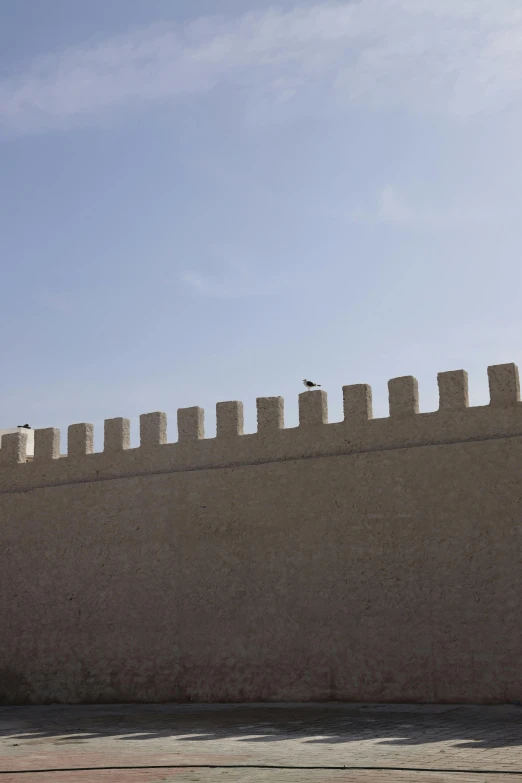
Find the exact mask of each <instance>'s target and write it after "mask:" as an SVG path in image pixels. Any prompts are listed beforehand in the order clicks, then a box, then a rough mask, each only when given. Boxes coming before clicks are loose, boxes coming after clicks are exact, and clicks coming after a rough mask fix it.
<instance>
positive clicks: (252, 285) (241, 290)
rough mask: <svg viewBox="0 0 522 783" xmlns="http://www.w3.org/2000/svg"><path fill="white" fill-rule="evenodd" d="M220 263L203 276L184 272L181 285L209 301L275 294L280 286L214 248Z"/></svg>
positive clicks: (193, 271) (217, 262)
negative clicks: (261, 277) (263, 278)
mask: <svg viewBox="0 0 522 783" xmlns="http://www.w3.org/2000/svg"><path fill="white" fill-rule="evenodd" d="M213 254H214V255H215V256H217V257H218V259H219V260H217V261H216V263H215V264H214V271H213V272H211V273H202V272H200V271H198V270H195V269H189V270H185V271H184V272H183V273H182V274H181V275H180V281H181V283H182V284H183V285H184V286H186V287H188V288H190V289H192V291H193V292H194V293H195V294H197V295H199V296H204V297H207V298H210V299H244V298H247V297H255V296H269V295H271V294H275V293H276V292H277V290H278V286H280V285H281V281H279V284H277V282H276V281H275V280H272V281H266V280H261V279H260V278H259V275H258V274H257V273H254V272H253V271H252V268H250V267H249V266H246V265H245V264H242V263H238V262H236V261H232V260H230V257H226V255H227V251H226V250H223V249H219V248H214V253H213Z"/></svg>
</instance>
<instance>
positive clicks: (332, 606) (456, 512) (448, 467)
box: [0, 365, 522, 704]
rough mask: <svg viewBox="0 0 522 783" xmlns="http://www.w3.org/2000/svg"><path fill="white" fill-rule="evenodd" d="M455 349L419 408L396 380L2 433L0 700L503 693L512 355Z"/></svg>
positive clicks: (520, 486) (515, 690)
mask: <svg viewBox="0 0 522 783" xmlns="http://www.w3.org/2000/svg"><path fill="white" fill-rule="evenodd" d="M488 372H489V382H490V400H491V402H490V404H489V405H487V406H484V407H480V408H469V407H468V397H467V377H466V374H465V373H464V372H461V371H459V372H452V373H441V374H440V375H439V389H440V409H439V411H437V412H435V413H425V414H419V413H418V397H417V384H416V381H415V379H413V378H399V379H394V380H392V381H390V383H389V394H390V417H389V418H386V419H372V418H371V391H370V389H369V388H368V387H367V386H348V387H345V388H344V403H345V421H344V422H341V423H338V424H328V423H327V410H326V395H325V393H324V392H321V391H314V392H304V393H303V394H302V395H301V396H300V401H299V404H300V425H299V427H297V428H294V429H283V403H282V400H281V399H279V398H270V399H260V400H258V422H259V427H258V433H257V434H254V435H243V434H242V407H241V405H240V404H239V403H235V402H229V403H219V404H218V406H217V425H218V426H217V437H216V438H214V439H207V440H206V439H204V438H203V412H202V411H201V410H200V409H198V408H191V409H185V410H180V411H179V412H178V433H179V435H178V437H179V440H178V442H177V443H170V444H168V443H166V442H165V440H166V419H165V416H164V414H161V413H153V414H147V415H145V416H142V417H141V446H140V448H137V449H130V448H128V446H129V424H128V421H126V420H124V419H112V420H109V421H107V422H106V423H105V448H104V451H103V452H102V453H97V454H93V453H92V427H91V426H90V425H88V424H78V425H73V426H71V427H70V428H69V433H68V435H69V437H68V444H69V445H68V455H67V456H66V457H60V455H59V433H58V431H56V430H52V429H50V430H36V432H35V457H34V462H32V463H26V462H25V453H24V448H25V439H24V435H23V433H15V434H12V435H7V436H4V438H3V439H2V448H1V449H0V463H1V464H0V541H1V553H2V562H1V570H0V580H1V588H2V589H1V598H0V602H1V603H0V628H1V632H2V643H1V645H0V701H3V703H4V704H7V703H10V704H12V703H42V702H81V701H83V702H125V701H150V702H154V701H188V700H193V701H262V700H296V701H298V700H322V699H343V700H361V701H370V700H374V701H421V702H433V701H435V702H437V701H438V702H505V701H513V700H519V699H520V695H521V693H522V665H521V663H520V662H521V660H522V623H521V621H520V619H521V618H520V597H521V595H522V568H521V566H522V559H521V554H522V516H521V497H522V483H521V468H522V403H521V402H520V401H519V396H520V394H519V382H518V373H517V369H516V367H515V366H514V365H501V366H497V367H490V368H489V371H488Z"/></svg>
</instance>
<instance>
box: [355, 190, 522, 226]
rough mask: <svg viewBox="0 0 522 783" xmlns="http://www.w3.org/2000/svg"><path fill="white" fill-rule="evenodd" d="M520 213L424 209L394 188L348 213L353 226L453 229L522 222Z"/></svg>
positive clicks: (487, 208)
mask: <svg viewBox="0 0 522 783" xmlns="http://www.w3.org/2000/svg"><path fill="white" fill-rule="evenodd" d="M521 216H522V215H521V210H520V209H517V208H516V207H499V206H498V205H489V206H483V207H477V206H470V205H466V206H463V207H453V208H448V209H444V208H440V207H439V208H430V207H424V206H422V205H420V204H417V203H415V201H414V200H413V199H412V198H411V197H408V196H407V195H406V194H405V193H403V192H401V191H400V190H399V189H398V188H397V187H395V186H394V185H391V184H387V185H384V186H383V187H382V188H380V190H379V192H378V193H377V197H376V200H375V204H374V206H371V207H367V208H357V209H353V210H350V211H349V212H348V219H349V220H350V221H352V222H354V223H369V224H376V223H380V224H388V225H393V226H398V227H400V226H404V227H412V226H417V227H421V228H422V227H430V226H433V227H438V228H440V227H443V226H447V227H450V226H452V225H457V224H463V223H488V224H492V223H495V224H498V223H504V222H507V221H513V220H517V221H518V220H520V218H521Z"/></svg>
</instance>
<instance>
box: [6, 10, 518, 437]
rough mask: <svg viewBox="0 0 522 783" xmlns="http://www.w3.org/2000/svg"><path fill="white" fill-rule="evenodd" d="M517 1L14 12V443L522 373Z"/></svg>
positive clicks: (10, 103) (10, 136)
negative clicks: (308, 389)
mask: <svg viewBox="0 0 522 783" xmlns="http://www.w3.org/2000/svg"><path fill="white" fill-rule="evenodd" d="M521 74H522V6H521V4H520V0H495V2H494V3H492V2H491V0H358V1H357V2H351V1H348V0H327V1H325V2H319V1H318V0H266V1H265V0H176V2H172V0H147V2H146V3H144V2H143V0H89V2H88V3H86V2H85V1H84V0H46V2H45V3H43V2H41V0H16V2H15V3H13V2H12V1H11V0H0V177H1V187H0V257H1V259H2V264H1V270H2V277H1V280H2V306H1V309H0V319H1V331H0V334H1V337H0V341H1V342H0V348H1V358H2V369H3V373H2V384H1V387H0V398H1V399H0V404H1V419H0V428H7V427H11V426H16V425H18V424H23V423H25V422H28V423H29V424H30V425H31V426H33V427H50V426H55V427H60V428H61V429H62V432H63V433H65V431H66V428H67V426H68V425H69V424H71V423H76V422H82V421H87V422H93V423H94V424H95V427H96V433H97V444H98V445H99V444H100V437H101V431H102V428H103V419H104V418H111V417H113V416H126V417H129V418H130V419H131V420H132V427H133V442H135V441H136V437H137V427H138V418H139V415H140V414H141V413H147V412H150V411H155V410H163V411H165V412H167V413H168V415H169V422H170V426H169V440H171V441H174V440H176V438H177V435H176V426H175V419H176V410H177V409H178V408H180V407H188V406H192V405H200V406H202V407H203V408H205V410H206V431H207V433H208V435H209V436H212V435H213V434H214V432H215V403H216V402H219V401H223V400H236V399H237V400H242V401H243V402H244V405H245V425H246V426H245V429H246V431H247V432H253V431H255V426H256V425H255V400H256V397H259V396H273V395H282V396H284V398H285V419H286V423H287V425H288V426H295V425H296V423H297V399H298V394H299V393H300V392H302V391H303V388H302V384H301V380H302V379H303V378H305V377H306V378H310V379H312V380H314V381H317V382H318V383H321V384H322V386H323V388H324V389H325V390H326V391H327V392H328V400H329V409H330V420H331V421H338V420H340V419H341V418H342V386H343V385H345V384H351V383H370V384H371V385H372V388H373V398H374V413H375V415H376V416H386V415H387V413H388V408H387V382H388V379H389V378H393V377H397V376H401V375H414V376H415V377H416V378H417V379H418V380H419V389H420V407H421V411H430V410H435V409H436V408H437V406H438V399H437V380H436V378H437V373H438V372H440V371H444V370H454V369H461V368H463V369H466V370H468V372H469V383H470V402H471V404H473V405H481V404H485V403H487V402H488V392H487V372H486V371H487V366H488V365H491V364H500V363H504V362H511V361H514V362H516V363H518V362H519V361H520V359H521V358H522V349H521V326H522V316H521V311H520V302H521V296H520V290H521V283H522V266H521V264H522V237H521V225H522V224H521V216H522V156H521V154H520V148H521V142H520V139H521V138H522V76H521Z"/></svg>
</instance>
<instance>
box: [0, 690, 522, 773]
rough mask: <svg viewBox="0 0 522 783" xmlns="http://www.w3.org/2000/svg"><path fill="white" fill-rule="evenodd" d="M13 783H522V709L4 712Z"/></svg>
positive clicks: (1, 727) (2, 769) (6, 759)
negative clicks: (451, 782) (191, 782)
mask: <svg viewBox="0 0 522 783" xmlns="http://www.w3.org/2000/svg"><path fill="white" fill-rule="evenodd" d="M263 766H264V768H262V767H263ZM117 767H119V768H120V769H116V768H117ZM139 767H141V769H138V768H139ZM147 767H148V769H147ZM154 767H155V768H154ZM269 767H271V768H269ZM304 767H308V768H309V769H304ZM343 767H347V768H350V767H352V769H343ZM353 767H359V768H360V767H366V768H367V769H366V770H364V769H358V770H357V769H353ZM104 768H105V769H104ZM122 768H123V769H122ZM292 768H293V769H292ZM296 768H297V769H296ZM299 768H300V769H299ZM368 768H370V769H368ZM371 768H374V769H371ZM392 768H395V769H392ZM15 781H16V783H69V781H70V783H109V781H110V783H124V782H125V783H160V781H163V782H165V781H167V782H170V783H188V781H199V782H200V783H211V782H212V783H213V782H214V781H216V782H217V783H236V782H238V781H242V782H243V781H247V782H248V783H249V782H250V781H251V783H274V782H275V781H281V783H297V782H298V781H299V783H336V782H340V781H342V782H343V783H385V781H386V783H440V782H441V781H455V783H478V782H479V781H480V783H500V781H502V783H506V781H519V783H522V707H517V706H505V707H468V706H455V705H451V706H432V707H425V706H408V705H353V704H351V705H341V704H330V705H306V706H303V705H291V704H287V705H280V706H279V705H278V706H275V705H245V706H235V705H233V706H230V705H226V706H225V705H223V706H207V705H187V706H176V705H131V706H126V705H124V706H97V707H91V706H75V707H60V706H51V707H4V708H0V783H8V782H9V783H15Z"/></svg>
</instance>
